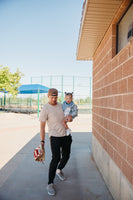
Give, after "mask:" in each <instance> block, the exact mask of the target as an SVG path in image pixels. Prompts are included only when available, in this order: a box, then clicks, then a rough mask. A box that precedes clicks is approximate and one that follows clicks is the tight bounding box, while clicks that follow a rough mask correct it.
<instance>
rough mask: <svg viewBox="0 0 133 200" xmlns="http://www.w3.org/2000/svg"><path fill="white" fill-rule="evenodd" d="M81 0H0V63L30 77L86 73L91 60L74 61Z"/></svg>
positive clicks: (89, 71)
mask: <svg viewBox="0 0 133 200" xmlns="http://www.w3.org/2000/svg"><path fill="white" fill-rule="evenodd" d="M83 2H84V0H67V1H65V0H62V1H61V0H0V29H1V30H0V65H3V66H8V67H9V68H10V69H11V71H12V72H14V71H16V69H17V67H19V69H20V71H22V72H23V73H24V77H23V78H22V80H21V83H30V77H31V76H33V77H34V76H43V75H44V76H46V75H75V76H79V75H80V76H81V75H83V76H90V75H91V71H92V69H91V68H92V62H90V61H77V60H76V49H77V42H78V35H79V27H80V20H81V14H82V6H83Z"/></svg>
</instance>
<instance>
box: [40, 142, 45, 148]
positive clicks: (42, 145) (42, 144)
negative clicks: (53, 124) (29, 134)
mask: <svg viewBox="0 0 133 200" xmlns="http://www.w3.org/2000/svg"><path fill="white" fill-rule="evenodd" d="M44 144H45V142H42V141H41V147H42V149H43V150H44Z"/></svg>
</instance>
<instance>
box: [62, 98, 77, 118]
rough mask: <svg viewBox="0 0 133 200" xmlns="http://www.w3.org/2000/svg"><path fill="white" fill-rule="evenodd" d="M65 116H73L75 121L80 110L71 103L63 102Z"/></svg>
mask: <svg viewBox="0 0 133 200" xmlns="http://www.w3.org/2000/svg"><path fill="white" fill-rule="evenodd" d="M62 108H63V112H64V116H65V117H66V116H67V115H72V118H73V119H74V118H75V117H76V116H77V115H78V108H77V105H76V104H75V103H74V102H73V101H71V103H69V104H68V103H67V102H66V101H64V102H63V105H62Z"/></svg>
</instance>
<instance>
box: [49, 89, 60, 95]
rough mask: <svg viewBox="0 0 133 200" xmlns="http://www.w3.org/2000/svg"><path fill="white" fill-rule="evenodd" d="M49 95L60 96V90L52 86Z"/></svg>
mask: <svg viewBox="0 0 133 200" xmlns="http://www.w3.org/2000/svg"><path fill="white" fill-rule="evenodd" d="M48 96H58V90H56V89H55V88H50V89H49V90H48Z"/></svg>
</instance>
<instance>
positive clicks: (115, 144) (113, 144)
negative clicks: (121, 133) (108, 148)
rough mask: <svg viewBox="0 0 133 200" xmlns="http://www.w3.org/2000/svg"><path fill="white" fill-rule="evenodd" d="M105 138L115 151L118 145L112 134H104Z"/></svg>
mask: <svg viewBox="0 0 133 200" xmlns="http://www.w3.org/2000/svg"><path fill="white" fill-rule="evenodd" d="M106 138H107V141H108V143H109V144H110V145H112V146H113V147H114V148H115V149H117V144H118V140H117V138H116V137H114V136H113V135H112V134H110V133H109V132H108V134H106Z"/></svg>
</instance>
